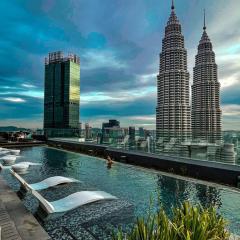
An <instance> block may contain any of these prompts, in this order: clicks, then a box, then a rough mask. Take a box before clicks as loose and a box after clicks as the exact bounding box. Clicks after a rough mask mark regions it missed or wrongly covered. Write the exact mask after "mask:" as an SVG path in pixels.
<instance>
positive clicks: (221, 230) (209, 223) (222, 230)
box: [112, 202, 230, 240]
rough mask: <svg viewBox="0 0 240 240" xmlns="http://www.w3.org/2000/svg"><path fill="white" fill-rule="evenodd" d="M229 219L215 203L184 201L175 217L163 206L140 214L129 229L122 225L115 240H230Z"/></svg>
mask: <svg viewBox="0 0 240 240" xmlns="http://www.w3.org/2000/svg"><path fill="white" fill-rule="evenodd" d="M226 226H227V223H226V221H225V220H224V219H223V217H222V216H220V215H218V214H217V212H216V209H215V208H214V207H209V208H207V209H203V208H202V207H201V206H200V205H197V206H192V205H191V204H190V203H189V202H184V203H183V204H182V205H181V206H180V207H179V208H175V209H173V217H172V220H170V219H169V218H168V216H167V215H166V213H165V211H164V210H163V209H162V208H161V209H160V210H159V211H158V212H157V213H156V214H153V213H151V212H149V214H148V216H147V218H138V219H137V221H136V223H135V225H134V226H133V227H132V229H131V230H130V232H129V233H123V231H122V230H121V229H119V230H118V232H117V233H114V234H113V237H112V239H113V240H228V239H229V236H230V234H229V232H228V231H227V230H226Z"/></svg>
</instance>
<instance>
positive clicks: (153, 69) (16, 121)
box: [0, 0, 240, 130]
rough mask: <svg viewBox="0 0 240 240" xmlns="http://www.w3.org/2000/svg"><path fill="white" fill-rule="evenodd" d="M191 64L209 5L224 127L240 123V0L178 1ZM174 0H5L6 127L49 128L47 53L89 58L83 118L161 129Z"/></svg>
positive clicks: (2, 117) (0, 114)
mask: <svg viewBox="0 0 240 240" xmlns="http://www.w3.org/2000/svg"><path fill="white" fill-rule="evenodd" d="M175 5H176V6H175V9H176V14H177V16H178V18H179V20H180V22H181V24H182V29H183V34H184V36H185V47H186V48H187V50H188V68H189V72H190V75H191V82H192V75H193V66H194V57H195V55H196V53H197V45H198V42H199V40H200V37H201V35H202V25H203V9H204V8H206V15H207V33H208V35H209V37H210V38H211V41H212V43H213V47H214V51H215V53H216V62H217V64H218V70H219V71H218V75H219V80H220V82H221V102H222V110H223V129H224V130H229V129H235V130H240V124H239V123H240V11H239V9H240V1H239V0H228V1H226V0H175ZM170 6H171V1H170V0H38V1H33V0H11V1H10V0H1V1H0V26H1V27H0V36H1V37H0V126H8V125H15V126H19V127H20V126H21V127H34V128H35V127H40V128H41V127H42V125H43V95H44V89H43V85H44V57H45V56H47V55H48V52H52V51H57V50H62V51H64V52H65V53H66V54H67V53H68V52H73V53H76V54H77V55H79V56H80V58H81V93H80V121H81V122H83V123H85V122H89V123H90V124H91V125H92V126H95V127H99V126H101V123H102V122H103V121H107V120H108V119H110V118H115V119H118V120H119V121H120V122H121V125H122V126H129V125H135V126H137V127H138V126H145V127H146V128H149V129H155V107H156V75H157V72H158V67H159V53H160V51H161V42H162V38H163V36H164V35H163V32H164V27H165V25H166V23H167V20H168V17H169V14H170Z"/></svg>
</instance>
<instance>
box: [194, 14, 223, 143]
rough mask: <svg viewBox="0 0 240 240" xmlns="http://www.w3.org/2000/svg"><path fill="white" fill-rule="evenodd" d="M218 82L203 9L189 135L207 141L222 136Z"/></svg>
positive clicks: (217, 139)
mask: <svg viewBox="0 0 240 240" xmlns="http://www.w3.org/2000/svg"><path fill="white" fill-rule="evenodd" d="M219 94H220V83H219V82H218V74H217V64H216V63H215V53H214V51H213V47H212V43H211V41H210V39H209V37H208V35H207V32H206V24H205V13H204V27H203V34H202V38H201V40H200V42H199V45H198V53H197V55H196V58H195V67H194V69H193V85H192V137H193V139H195V140H196V139H199V140H203V141H206V142H210V143H216V142H220V141H221V140H222V129H221V128H222V111H221V109H220V99H219Z"/></svg>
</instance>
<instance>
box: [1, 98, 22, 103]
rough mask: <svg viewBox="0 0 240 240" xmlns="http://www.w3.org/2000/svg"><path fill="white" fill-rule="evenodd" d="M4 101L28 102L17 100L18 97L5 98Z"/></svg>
mask: <svg viewBox="0 0 240 240" xmlns="http://www.w3.org/2000/svg"><path fill="white" fill-rule="evenodd" d="M2 99H3V100H5V101H8V102H15V103H23V102H26V100H24V99H23V98H17V97H5V98H2Z"/></svg>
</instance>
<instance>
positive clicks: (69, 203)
mask: <svg viewBox="0 0 240 240" xmlns="http://www.w3.org/2000/svg"><path fill="white" fill-rule="evenodd" d="M10 171H11V173H12V174H13V175H14V176H15V177H16V178H17V180H18V181H19V182H20V183H21V185H22V186H23V187H24V188H25V189H26V190H29V191H30V192H31V193H32V194H33V196H35V197H36V198H37V199H38V200H39V202H40V206H41V208H42V209H43V210H44V211H46V213H47V214H50V213H57V212H58V213H59V212H66V211H69V210H72V209H74V208H77V207H80V206H82V205H85V204H88V203H92V202H96V201H100V200H113V199H117V198H116V197H115V196H113V195H111V194H109V193H106V192H103V191H82V192H76V193H73V194H71V195H69V196H67V197H65V198H62V199H59V200H57V201H53V202H48V201H47V200H46V199H45V198H44V197H42V195H41V194H39V193H38V192H37V191H36V190H34V189H33V188H32V184H28V183H27V182H26V181H25V180H24V179H23V178H22V177H20V176H19V175H18V174H17V173H15V172H14V171H12V170H10ZM33 185H34V184H33Z"/></svg>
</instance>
